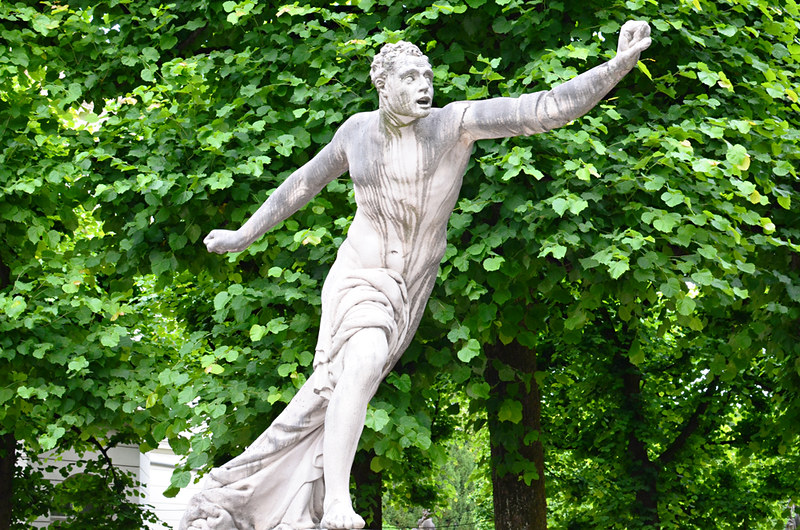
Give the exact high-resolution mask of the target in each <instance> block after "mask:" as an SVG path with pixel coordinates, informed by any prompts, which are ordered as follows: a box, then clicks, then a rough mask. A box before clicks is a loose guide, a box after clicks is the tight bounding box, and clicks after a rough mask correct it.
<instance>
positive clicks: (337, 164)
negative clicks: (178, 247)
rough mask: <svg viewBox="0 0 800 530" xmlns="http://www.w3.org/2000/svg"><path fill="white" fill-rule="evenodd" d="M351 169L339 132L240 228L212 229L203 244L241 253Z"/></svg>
mask: <svg viewBox="0 0 800 530" xmlns="http://www.w3.org/2000/svg"><path fill="white" fill-rule="evenodd" d="M345 171H347V158H346V156H345V154H344V149H343V146H342V145H341V139H340V136H339V135H338V134H337V135H335V136H334V137H333V140H331V143H329V144H328V145H326V146H325V147H324V148H323V149H322V151H320V152H319V153H318V154H317V156H315V157H314V158H312V159H311V160H309V161H308V162H307V163H306V164H305V165H303V167H301V168H300V169H298V170H297V171H295V172H294V173H292V174H291V175H290V176H289V177H288V178H287V179H286V180H285V181H283V183H281V185H280V186H278V189H276V190H275V191H274V192H273V193H272V195H270V196H269V197H268V198H267V200H266V201H264V204H262V205H261V207H260V208H259V209H258V210H256V213H254V214H253V216H252V217H250V219H248V220H247V222H245V223H244V224H243V225H242V227H241V228H239V229H238V230H212V231H211V233H210V234H208V235H207V236H206V238H205V239H204V240H203V243H205V244H206V247H207V248H208V251H209V252H216V253H218V254H224V253H225V252H241V251H242V250H244V249H246V248H247V247H248V246H250V244H252V243H253V242H254V241H255V240H256V239H258V238H259V237H261V236H262V235H263V234H264V233H265V232H267V231H268V230H269V229H271V228H272V227H274V226H275V225H277V224H278V223H280V222H281V221H283V220H284V219H286V218H288V217H289V216H290V215H292V214H293V213H294V212H296V211H297V210H299V209H300V208H302V207H303V206H305V205H306V204H308V202H309V201H311V199H312V198H314V196H315V195H316V194H317V193H319V192H320V190H322V188H323V187H325V185H326V184H328V183H329V182H331V181H332V180H334V179H336V178H337V177H339V176H341V174H342V173H344V172H345Z"/></svg>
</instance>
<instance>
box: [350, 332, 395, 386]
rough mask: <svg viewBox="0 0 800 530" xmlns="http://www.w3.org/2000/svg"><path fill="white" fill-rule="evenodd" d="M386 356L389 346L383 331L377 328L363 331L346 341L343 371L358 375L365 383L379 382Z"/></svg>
mask: <svg viewBox="0 0 800 530" xmlns="http://www.w3.org/2000/svg"><path fill="white" fill-rule="evenodd" d="M388 356H389V346H388V344H387V342H386V334H385V333H384V331H383V330H382V329H379V328H368V329H363V330H361V331H359V332H358V333H356V334H355V335H353V337H352V338H351V339H350V340H349V341H348V344H347V352H346V355H345V359H344V369H345V371H346V372H347V371H352V373H353V374H354V375H355V374H358V376H359V378H360V379H364V380H365V381H373V380H375V379H378V382H380V378H381V376H382V375H383V369H384V367H385V366H386V361H387V358H388Z"/></svg>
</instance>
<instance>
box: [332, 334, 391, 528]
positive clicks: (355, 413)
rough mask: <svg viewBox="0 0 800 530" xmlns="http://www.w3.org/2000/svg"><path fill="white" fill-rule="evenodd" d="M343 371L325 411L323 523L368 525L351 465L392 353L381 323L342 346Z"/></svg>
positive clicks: (349, 526)
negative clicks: (353, 496)
mask: <svg viewBox="0 0 800 530" xmlns="http://www.w3.org/2000/svg"><path fill="white" fill-rule="evenodd" d="M342 354H343V355H344V357H343V368H342V373H341V375H340V376H339V379H338V381H337V382H336V387H335V388H334V391H333V395H332V396H331V400H330V403H329V404H328V411H327V412H326V414H325V440H324V443H323V467H324V473H325V502H324V511H325V515H324V517H323V518H322V523H321V525H320V526H321V527H322V528H324V529H326V530H327V529H334V528H335V529H352V528H364V520H363V519H362V518H361V517H359V516H358V514H356V513H355V511H354V510H353V505H352V502H351V500H350V469H351V467H352V465H353V458H354V456H355V454H356V449H357V447H358V439H359V438H360V437H361V431H362V430H363V429H364V419H365V418H366V414H367V405H368V404H369V400H370V399H372V396H374V395H375V392H376V391H377V390H378V385H379V384H380V382H381V378H382V376H383V369H384V366H385V364H386V359H387V356H388V355H389V347H388V345H387V342H386V334H385V333H384V331H383V330H381V329H378V328H366V329H362V330H361V331H359V332H358V333H356V334H355V335H353V336H352V337H351V338H350V339H349V340H348V341H347V344H346V345H345V349H344V351H343V352H342Z"/></svg>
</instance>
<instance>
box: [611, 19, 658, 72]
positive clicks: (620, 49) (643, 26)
mask: <svg viewBox="0 0 800 530" xmlns="http://www.w3.org/2000/svg"><path fill="white" fill-rule="evenodd" d="M651 43H652V40H651V39H650V25H649V24H648V23H647V22H645V21H643V20H629V21H627V22H626V23H625V25H623V26H622V29H621V30H620V32H619V44H618V45H617V56H616V57H615V58H614V59H615V60H617V61H619V62H621V63H622V64H624V65H626V66H628V67H629V68H633V66H634V65H635V64H636V61H638V60H639V54H640V53H642V52H643V51H644V50H646V49H647V48H648V47H649V46H650V44H651Z"/></svg>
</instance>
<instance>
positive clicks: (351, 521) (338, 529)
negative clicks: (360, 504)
mask: <svg viewBox="0 0 800 530" xmlns="http://www.w3.org/2000/svg"><path fill="white" fill-rule="evenodd" d="M365 525H366V523H364V519H362V518H361V516H360V515H358V514H357V513H356V512H355V511H354V510H353V506H352V505H351V504H350V503H349V502H347V501H341V502H334V503H333V504H332V505H331V507H330V508H327V509H326V510H325V515H324V516H323V517H322V522H321V523H320V524H319V526H320V529H321V530H352V529H356V528H364V526H365Z"/></svg>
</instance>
